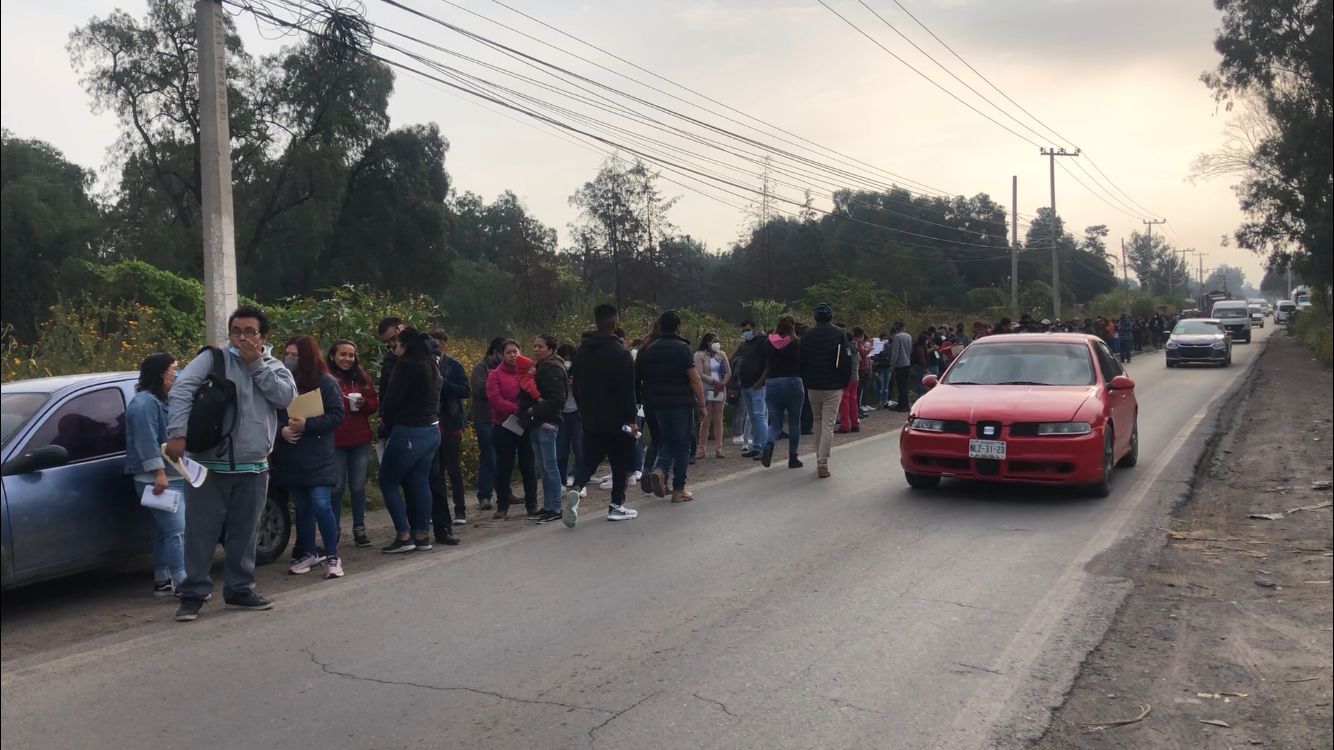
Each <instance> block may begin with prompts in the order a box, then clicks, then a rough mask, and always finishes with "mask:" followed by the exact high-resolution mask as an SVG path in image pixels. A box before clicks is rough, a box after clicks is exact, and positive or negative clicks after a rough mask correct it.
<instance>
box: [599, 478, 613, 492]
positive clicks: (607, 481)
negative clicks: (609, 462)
mask: <svg viewBox="0 0 1334 750" xmlns="http://www.w3.org/2000/svg"><path fill="white" fill-rule="evenodd" d="M598 489H603V490H609V489H611V477H607V478H606V479H604V480H602V484H599V485H598Z"/></svg>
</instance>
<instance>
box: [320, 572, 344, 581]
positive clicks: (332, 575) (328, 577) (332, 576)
mask: <svg viewBox="0 0 1334 750" xmlns="http://www.w3.org/2000/svg"><path fill="white" fill-rule="evenodd" d="M345 575H347V574H346V573H325V574H324V580H326V581H331V580H333V579H335V578H342V577H343V576H345Z"/></svg>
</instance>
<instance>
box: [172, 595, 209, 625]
mask: <svg viewBox="0 0 1334 750" xmlns="http://www.w3.org/2000/svg"><path fill="white" fill-rule="evenodd" d="M203 608H204V600H203V599H182V600H181V603H180V604H177V605H176V622H194V621H195V620H197V619H199V610H201V609H203Z"/></svg>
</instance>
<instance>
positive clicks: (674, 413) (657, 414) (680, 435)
mask: <svg viewBox="0 0 1334 750" xmlns="http://www.w3.org/2000/svg"><path fill="white" fill-rule="evenodd" d="M695 411H696V409H695V407H693V406H659V407H656V408H654V410H653V418H654V419H656V420H657V421H658V437H659V438H661V443H662V445H661V446H659V447H658V461H657V463H656V464H655V465H654V467H653V468H654V469H655V470H656V469H661V470H662V473H663V475H664V476H666V475H667V474H669V473H670V474H671V476H672V491H673V492H678V491H680V490H683V489H685V488H686V470H687V469H688V468H689V467H690V437H691V434H692V433H693V432H694V431H695Z"/></svg>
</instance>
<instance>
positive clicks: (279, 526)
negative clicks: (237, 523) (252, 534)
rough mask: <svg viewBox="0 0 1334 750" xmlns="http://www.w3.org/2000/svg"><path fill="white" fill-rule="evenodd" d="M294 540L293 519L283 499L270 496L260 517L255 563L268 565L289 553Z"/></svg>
mask: <svg viewBox="0 0 1334 750" xmlns="http://www.w3.org/2000/svg"><path fill="white" fill-rule="evenodd" d="M291 538H292V517H291V516H290V515H289V514H288V512H287V503H286V502H284V501H283V500H282V498H278V497H274V496H273V495H269V496H268V498H267V499H266V500H265V501H264V511H263V512H262V513H261V514H260V517H259V531H258V532H256V539H255V563H256V564H257V565H268V564H269V563H271V562H273V561H274V560H277V559H278V558H279V557H281V556H282V554H283V553H284V552H286V551H287V543H288V541H290V540H291Z"/></svg>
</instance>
